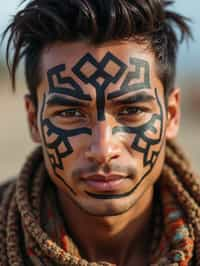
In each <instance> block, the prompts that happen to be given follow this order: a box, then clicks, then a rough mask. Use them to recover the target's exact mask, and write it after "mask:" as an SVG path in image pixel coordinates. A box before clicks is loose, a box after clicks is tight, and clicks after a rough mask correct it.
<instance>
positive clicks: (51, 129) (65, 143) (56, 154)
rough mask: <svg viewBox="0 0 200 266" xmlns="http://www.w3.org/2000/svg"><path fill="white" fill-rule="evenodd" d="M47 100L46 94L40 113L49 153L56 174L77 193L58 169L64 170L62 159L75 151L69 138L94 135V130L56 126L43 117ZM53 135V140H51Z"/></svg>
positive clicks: (44, 139) (44, 138)
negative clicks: (68, 128) (66, 128)
mask: <svg viewBox="0 0 200 266" xmlns="http://www.w3.org/2000/svg"><path fill="white" fill-rule="evenodd" d="M45 102H46V96H44V99H43V105H42V108H41V113H40V123H41V128H42V135H43V141H44V144H45V147H46V150H47V154H48V157H49V160H50V163H51V166H52V169H53V172H54V174H55V176H57V177H58V178H59V179H60V180H61V181H62V182H63V183H64V184H65V186H67V187H68V189H70V191H71V192H72V193H73V194H75V192H74V190H73V189H72V188H71V187H70V185H69V184H68V183H67V182H66V181H65V180H64V178H63V177H62V176H61V175H60V174H59V173H58V171H59V170H64V167H63V162H62V159H63V158H66V157H67V156H69V155H70V154H71V153H72V152H73V151H74V150H73V147H72V145H71V144H70V142H69V140H68V138H69V137H73V136H78V135H80V134H87V135H92V131H91V129H90V128H75V129H71V130H63V129H61V128H59V127H56V126H55V125H54V124H53V123H52V122H51V121H50V120H49V119H48V118H46V119H44V118H43V114H44V107H45ZM52 137H53V140H50V139H51V138H52ZM61 150H62V151H61ZM63 150H64V151H63Z"/></svg>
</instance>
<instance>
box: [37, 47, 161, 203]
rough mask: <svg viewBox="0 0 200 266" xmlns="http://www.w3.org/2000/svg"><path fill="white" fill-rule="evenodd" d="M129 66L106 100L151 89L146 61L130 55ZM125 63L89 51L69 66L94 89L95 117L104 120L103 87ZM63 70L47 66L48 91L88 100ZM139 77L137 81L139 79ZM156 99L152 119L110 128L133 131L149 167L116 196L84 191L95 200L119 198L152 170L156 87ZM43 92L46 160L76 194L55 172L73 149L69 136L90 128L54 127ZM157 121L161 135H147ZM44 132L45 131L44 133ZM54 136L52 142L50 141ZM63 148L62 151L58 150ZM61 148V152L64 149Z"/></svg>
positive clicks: (117, 75)
mask: <svg viewBox="0 0 200 266" xmlns="http://www.w3.org/2000/svg"><path fill="white" fill-rule="evenodd" d="M130 65H132V66H133V68H134V70H133V71H131V72H128V74H127V76H126V78H125V80H124V82H123V83H122V85H121V87H120V88H119V90H117V91H114V92H112V93H110V94H108V97H107V99H108V100H112V99H113V98H116V97H120V96H122V95H125V94H127V93H129V92H132V91H136V90H141V89H150V88H151V87H150V70H149V64H148V62H147V61H145V60H142V59H138V58H130ZM87 66H88V67H91V66H92V67H93V69H94V71H93V73H92V74H91V75H90V76H88V75H87V74H86V73H84V69H86V68H87ZM110 66H111V68H112V69H115V71H114V73H110V71H109V70H108V68H109V67H110ZM126 69H127V65H126V64H125V63H123V62H122V61H121V60H120V59H118V58H117V57H116V56H114V55H113V54H111V53H110V52H108V53H106V54H105V56H104V57H103V59H102V60H101V61H100V62H98V61H97V60H96V59H95V58H94V57H93V56H92V55H91V54H89V53H88V54H86V55H85V56H84V57H82V58H81V59H80V61H79V62H78V63H77V64H76V65H75V66H74V67H73V68H72V71H73V73H74V74H75V75H76V76H77V77H78V78H79V79H80V80H81V81H82V82H84V83H85V84H90V85H92V86H93V87H94V89H95V90H96V106H97V119H98V120H99V121H103V120H104V119H105V90H106V88H107V87H108V86H109V85H110V84H111V83H112V84H115V83H117V81H118V80H119V79H120V78H121V77H122V75H123V74H124V72H125V70H126ZM63 71H65V65H64V64H61V65H58V66H56V67H53V68H52V69H50V70H49V71H48V73H47V76H48V82H49V90H48V94H55V93H56V94H63V95H65V96H71V97H73V98H77V99H80V100H82V101H91V96H90V95H88V94H85V93H84V91H83V90H82V88H81V87H80V85H79V84H78V83H77V82H76V81H75V80H74V79H73V78H72V77H63V76H62V72H63ZM138 80H139V81H138ZM155 94H156V99H157V102H158V105H159V107H160V114H154V115H153V116H152V118H151V119H150V120H149V121H148V122H147V123H145V124H144V125H142V126H140V127H124V126H123V127H122V126H121V127H115V128H113V134H117V133H118V132H122V131H123V132H126V133H128V134H135V135H136V137H135V138H134V141H133V143H132V148H133V149H134V150H137V151H138V152H141V153H142V154H143V155H144V160H143V161H144V167H146V166H149V170H148V171H147V172H146V173H145V174H144V176H143V177H142V178H141V179H140V181H139V182H138V184H137V185H136V186H135V187H134V188H133V189H132V190H131V191H129V192H127V193H124V194H118V195H102V194H101V195H96V194H93V193H89V192H86V193H87V194H88V195H90V196H91V197H95V198H97V199H110V198H120V197H126V196H128V195H130V194H131V193H132V192H133V191H134V190H135V189H136V187H137V186H139V184H140V183H141V182H142V181H143V180H144V178H145V177H146V176H147V175H148V174H149V173H150V172H151V170H152V169H153V166H154V165H155V162H156V160H157V158H158V156H159V151H153V152H152V155H151V157H150V159H149V153H150V152H151V151H152V149H153V148H152V147H153V146H154V145H156V144H158V143H159V142H160V140H161V136H162V131H163V110H162V106H161V104H160V101H159V98H158V95H157V90H155ZM46 97H47V96H46V95H45V96H44V99H43V105H42V109H41V116H40V119H41V126H42V134H43V139H44V143H45V145H46V148H47V153H48V156H49V160H50V162H51V165H52V168H53V171H54V174H55V175H56V176H57V177H58V178H59V179H60V180H62V182H63V183H64V184H65V185H66V186H67V187H68V188H69V189H70V191H71V192H72V193H73V194H75V192H74V191H73V189H72V188H71V187H70V185H69V184H67V182H66V181H65V180H64V178H63V177H62V176H61V175H60V174H59V173H58V171H59V170H63V169H64V166H63V162H62V161H63V159H64V158H66V157H67V156H68V155H70V154H71V153H72V152H73V147H72V145H71V144H70V142H69V139H68V138H69V137H73V136H77V135H80V134H88V135H92V129H91V128H85V127H84V128H75V129H71V130H64V129H61V128H58V127H56V126H55V125H54V124H53V123H52V122H51V121H50V120H49V119H45V118H44V117H43V113H44V109H45V103H46ZM157 121H159V122H160V137H159V138H157V139H151V138H149V137H148V135H147V134H148V132H149V131H151V132H153V133H155V134H156V130H157V129H156V127H155V123H157ZM45 132H46V134H45ZM52 136H53V137H54V139H53V141H52V139H51V140H50V138H51V137H52ZM141 140H142V141H143V143H146V147H145V148H144V147H141V146H140V141H141ZM61 147H62V152H61V151H60V150H61ZM63 147H64V152H63Z"/></svg>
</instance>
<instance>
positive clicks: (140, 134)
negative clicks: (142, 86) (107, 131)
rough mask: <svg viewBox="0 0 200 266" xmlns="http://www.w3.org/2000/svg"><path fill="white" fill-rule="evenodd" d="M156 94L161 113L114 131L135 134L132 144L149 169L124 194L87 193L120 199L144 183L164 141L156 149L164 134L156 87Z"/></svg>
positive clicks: (116, 128) (99, 196) (115, 132)
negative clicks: (139, 123)
mask: <svg viewBox="0 0 200 266" xmlns="http://www.w3.org/2000/svg"><path fill="white" fill-rule="evenodd" d="M155 95H156V100H157V103H158V106H159V109H160V112H159V114H153V115H152V117H151V119H150V120H149V121H148V122H146V123H145V124H143V125H141V126H138V127H128V126H118V127H114V128H113V130H112V132H113V134H117V133H119V132H125V133H128V134H134V135H135V137H134V140H133V143H132V145H131V147H132V149H133V150H136V151H138V152H140V153H142V154H143V155H144V157H143V166H144V168H145V167H147V171H146V172H145V173H144V175H143V176H142V177H141V178H140V180H139V181H138V182H137V184H136V185H135V186H134V187H133V188H132V189H131V190H130V191H128V192H126V193H122V194H114V195H113V194H110V195H109V194H105V195H104V194H95V193H91V192H87V191H86V193H87V194H88V195H89V196H91V197H93V198H96V199H118V198H123V197H127V196H129V195H131V194H132V193H133V192H134V191H135V190H136V188H137V187H138V186H139V185H140V184H141V183H142V181H143V180H144V179H145V177H146V176H147V175H148V174H149V173H150V172H151V171H152V169H153V167H154V165H155V164H156V161H157V159H158V156H159V154H160V151H161V148H162V143H161V145H160V149H159V150H156V148H154V146H155V145H158V144H160V142H161V138H162V134H163V113H164V112H163V108H162V105H161V103H160V100H159V97H158V93H157V89H155ZM157 122H158V123H159V125H160V127H159V129H157V128H156V126H155V125H156V123H157ZM148 133H151V134H152V133H154V135H156V134H157V133H159V136H158V137H157V138H152V137H148ZM141 142H142V143H145V147H144V146H141V144H140V143H141Z"/></svg>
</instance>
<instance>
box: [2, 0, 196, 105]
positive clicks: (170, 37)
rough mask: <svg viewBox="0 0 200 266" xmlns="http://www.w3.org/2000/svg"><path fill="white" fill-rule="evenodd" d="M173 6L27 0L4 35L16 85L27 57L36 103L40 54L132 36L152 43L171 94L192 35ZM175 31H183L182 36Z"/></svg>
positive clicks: (160, 1) (154, 0) (138, 0)
mask: <svg viewBox="0 0 200 266" xmlns="http://www.w3.org/2000/svg"><path fill="white" fill-rule="evenodd" d="M24 2H26V0H25V1H23V3H24ZM24 4H26V3H24ZM171 4H173V1H168V0H166V1H165V0H62V1H60V0H31V1H28V3H27V4H26V5H25V7H24V8H23V9H22V10H20V11H19V12H18V13H17V14H16V15H15V16H14V18H13V20H12V21H11V23H10V24H9V25H8V27H7V29H6V30H5V32H4V37H5V35H6V34H8V41H7V49H6V60H7V65H8V68H9V72H10V75H11V80H12V86H13V89H14V90H15V80H16V70H17V67H18V65H19V62H20V61H21V60H22V58H24V59H25V77H26V81H27V87H28V89H29V91H30V94H31V96H32V98H33V100H34V101H35V103H36V102H37V101H36V88H37V86H38V85H39V83H40V81H41V78H42V77H41V74H40V73H41V69H40V61H41V54H42V51H43V49H44V48H45V47H46V46H47V45H49V44H52V43H54V42H56V41H64V42H71V41H74V42H75V41H80V40H83V41H84V40H87V41H90V42H91V43H92V44H101V43H104V42H107V41H111V40H128V39H130V38H131V39H132V38H133V39H135V40H138V39H139V40H140V41H141V40H144V41H146V42H148V44H149V45H150V47H151V49H152V51H153V53H154V55H155V59H156V64H157V66H158V67H157V69H158V70H159V71H158V76H159V78H160V80H161V82H162V84H163V86H164V89H165V95H168V94H169V93H170V92H171V90H172V89H173V87H174V80H175V75H176V57H177V49H178V45H179V43H180V42H182V41H183V40H184V39H185V38H188V37H191V31H190V28H189V26H188V19H187V18H186V17H183V16H182V15H180V14H177V13H175V12H173V11H169V10H168V7H169V6H170V5H171ZM176 29H178V30H179V31H180V36H179V37H178V32H177V31H176ZM13 48H14V53H13Z"/></svg>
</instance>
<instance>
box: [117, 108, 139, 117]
mask: <svg viewBox="0 0 200 266" xmlns="http://www.w3.org/2000/svg"><path fill="white" fill-rule="evenodd" d="M143 112H144V109H143V108H141V107H126V108H123V109H122V110H121V111H120V112H119V115H134V114H135V115H138V114H141V113H143Z"/></svg>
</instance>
